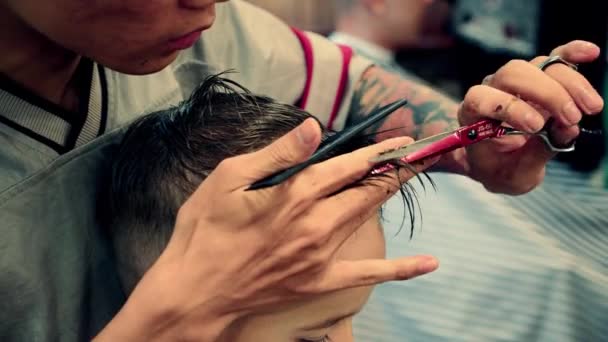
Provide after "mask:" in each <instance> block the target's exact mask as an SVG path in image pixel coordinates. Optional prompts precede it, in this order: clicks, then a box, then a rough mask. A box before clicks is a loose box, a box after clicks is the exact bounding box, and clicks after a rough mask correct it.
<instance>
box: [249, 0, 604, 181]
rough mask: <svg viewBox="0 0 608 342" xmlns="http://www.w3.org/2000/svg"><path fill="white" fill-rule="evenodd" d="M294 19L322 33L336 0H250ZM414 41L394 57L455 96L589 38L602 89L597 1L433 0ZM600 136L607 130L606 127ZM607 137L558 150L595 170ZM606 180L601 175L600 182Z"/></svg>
mask: <svg viewBox="0 0 608 342" xmlns="http://www.w3.org/2000/svg"><path fill="white" fill-rule="evenodd" d="M249 1H250V2H252V3H255V4H257V5H259V6H260V7H263V8H266V9H267V10H269V11H270V12H272V13H274V14H276V15H277V16H279V17H281V18H282V19H283V20H285V21H286V22H287V23H289V24H290V25H292V26H296V27H298V28H301V29H305V30H310V31H314V32H317V33H320V34H323V35H328V34H330V33H331V32H333V31H334V30H335V22H336V19H335V18H336V9H337V5H336V2H335V1H328V0H249ZM419 25H421V28H420V37H419V40H418V42H416V43H413V44H411V45H410V46H408V47H405V48H403V49H401V51H399V52H398V54H397V58H396V60H397V61H398V63H399V64H400V65H402V66H403V67H404V68H406V69H407V70H408V71H410V72H412V73H413V74H415V75H416V76H419V77H420V78H422V79H424V80H426V81H427V82H429V83H431V84H433V85H435V86H437V87H439V88H440V89H442V90H443V91H444V92H446V93H448V94H449V95H452V96H454V97H457V98H460V97H462V96H463V95H464V92H465V91H466V89H468V88H469V87H470V86H472V85H475V84H479V83H480V81H481V80H482V79H483V77H484V76H486V75H488V74H490V73H492V72H494V71H495V70H496V69H497V68H498V67H500V66H501V65H502V64H504V63H505V62H506V61H508V60H510V59H513V58H522V59H530V58H532V57H534V56H537V55H546V54H548V53H549V52H550V51H551V49H552V48H554V47H556V46H558V45H560V44H562V43H564V42H567V41H569V40H572V39H585V40H588V41H592V42H594V43H595V44H597V45H599V46H600V47H601V48H602V56H601V57H600V59H599V60H598V61H597V62H595V63H592V64H589V65H584V66H582V67H581V69H580V70H581V72H582V73H583V74H584V75H585V76H586V77H587V78H588V79H589V80H590V81H591V83H592V84H593V85H594V86H595V88H596V89H599V90H600V91H601V92H602V94H606V93H607V92H608V87H606V72H607V68H606V67H607V59H606V54H605V48H606V45H607V43H608V37H607V33H608V11H606V10H605V9H604V2H603V1H592V0H579V1H576V2H572V1H561V0H526V1H506V0H435V1H433V2H432V4H431V5H430V6H427V7H426V10H425V14H424V20H422V21H421V22H420V23H419ZM604 117H606V115H600V116H595V117H586V118H585V119H584V122H583V123H582V124H581V126H582V127H585V128H589V129H601V128H602V127H603V126H604V125H608V124H606V123H605V121H608V120H605V119H604ZM604 136H605V134H604ZM606 146H607V143H606V141H605V140H604V137H603V136H582V137H581V138H580V139H579V141H578V145H577V150H576V151H575V152H574V153H567V154H562V155H560V156H558V160H560V161H562V162H563V163H566V164H567V165H568V166H569V167H571V168H572V169H574V170H576V171H580V172H584V173H593V172H595V173H596V174H601V176H598V177H601V178H603V179H606V180H608V172H607V171H602V169H601V161H602V159H603V157H604V155H605V151H606ZM603 183H604V184H606V183H607V182H603Z"/></svg>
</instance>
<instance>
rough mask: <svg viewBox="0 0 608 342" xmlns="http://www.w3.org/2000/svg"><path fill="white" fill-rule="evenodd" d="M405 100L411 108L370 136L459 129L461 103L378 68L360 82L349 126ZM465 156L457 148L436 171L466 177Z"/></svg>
mask: <svg viewBox="0 0 608 342" xmlns="http://www.w3.org/2000/svg"><path fill="white" fill-rule="evenodd" d="M402 98H405V99H407V100H408V101H409V103H408V105H407V106H405V107H404V108H402V109H399V110H398V111H396V112H394V113H393V114H392V115H390V116H389V117H388V118H387V119H385V120H384V121H381V122H379V123H378V124H376V125H375V126H374V127H372V128H371V129H370V130H369V131H368V132H367V133H370V134H372V133H374V132H376V133H377V134H376V139H377V140H384V139H387V138H390V137H395V136H403V135H407V136H410V137H412V138H414V139H420V138H423V137H427V136H430V135H433V134H437V133H441V132H443V131H445V130H448V129H453V128H456V127H458V118H457V113H458V103H456V102H455V101H453V100H451V99H450V98H448V97H446V96H445V95H442V94H441V93H439V92H437V91H436V90H433V89H432V88H430V87H428V86H426V85H422V84H419V83H416V82H414V81H411V80H407V79H403V78H402V77H400V76H397V75H394V74H392V73H389V72H386V71H384V70H382V69H381V68H378V67H371V68H369V69H368V70H367V71H366V72H365V73H364V74H363V76H362V77H361V79H360V80H359V82H358V83H357V85H356V89H355V94H354V96H353V100H352V103H351V111H350V114H349V122H348V123H349V124H352V123H356V122H358V121H360V120H361V119H363V118H364V117H365V116H367V115H369V113H370V112H371V111H372V110H374V109H376V108H378V107H381V106H383V105H386V104H388V103H390V102H393V101H395V100H397V99H402ZM465 153H466V152H465V150H464V149H458V150H456V151H454V152H452V153H449V154H446V155H444V156H443V158H442V159H441V161H440V162H439V163H437V164H436V165H435V166H434V169H433V170H435V171H448V172H454V173H460V174H467V170H468V165H467V161H466V154H465Z"/></svg>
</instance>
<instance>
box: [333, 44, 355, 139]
mask: <svg viewBox="0 0 608 342" xmlns="http://www.w3.org/2000/svg"><path fill="white" fill-rule="evenodd" d="M338 46H339V47H340V51H341V52H342V73H341V74H340V84H339V85H338V90H337V91H336V97H335V99H334V106H333V108H332V111H331V115H330V117H329V121H328V122H327V128H328V129H332V128H333V125H334V121H336V118H337V117H338V113H339V112H340V107H341V106H342V102H343V101H344V95H345V94H346V87H347V85H348V70H349V66H350V61H351V59H352V58H353V49H352V48H350V47H348V46H346V45H338Z"/></svg>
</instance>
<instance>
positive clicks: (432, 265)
mask: <svg viewBox="0 0 608 342" xmlns="http://www.w3.org/2000/svg"><path fill="white" fill-rule="evenodd" d="M437 267H439V262H438V261H437V259H435V258H433V257H428V258H426V259H425V260H424V261H422V262H421V263H420V264H419V265H418V272H420V273H430V272H433V271H434V270H436V269H437Z"/></svg>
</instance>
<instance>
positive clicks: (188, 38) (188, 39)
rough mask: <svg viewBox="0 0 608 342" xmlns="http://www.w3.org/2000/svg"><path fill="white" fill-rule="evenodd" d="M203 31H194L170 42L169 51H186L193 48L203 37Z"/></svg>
mask: <svg viewBox="0 0 608 342" xmlns="http://www.w3.org/2000/svg"><path fill="white" fill-rule="evenodd" d="M202 32H203V30H202V29H199V30H196V31H192V32H190V33H187V34H185V35H183V36H181V37H178V38H175V39H171V40H170V41H169V49H171V50H173V51H177V50H184V49H188V48H190V47H192V45H194V44H195V43H196V42H197V41H198V40H199V39H200V37H201V33H202Z"/></svg>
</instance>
